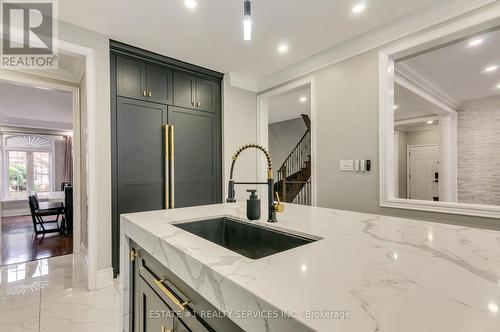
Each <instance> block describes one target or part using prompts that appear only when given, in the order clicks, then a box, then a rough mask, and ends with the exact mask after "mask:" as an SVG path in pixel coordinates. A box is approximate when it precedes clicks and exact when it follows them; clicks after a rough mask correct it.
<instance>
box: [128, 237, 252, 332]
mask: <svg viewBox="0 0 500 332" xmlns="http://www.w3.org/2000/svg"><path fill="white" fill-rule="evenodd" d="M131 248H132V251H133V252H132V254H133V255H131V256H133V257H134V260H133V262H132V266H131V275H132V278H131V281H130V282H131V284H130V287H131V290H132V292H131V294H132V299H131V300H132V303H134V305H133V309H132V310H133V312H132V317H133V322H132V325H133V329H132V330H133V331H134V332H188V331H191V332H208V331H212V332H213V331H221V332H233V331H235V332H240V331H243V330H242V329H241V328H240V327H239V326H238V325H236V324H235V323H234V322H233V321H232V320H230V319H229V318H228V317H217V318H214V316H213V315H210V317H207V315H206V313H209V312H211V313H216V312H218V310H217V309H216V308H215V307H214V306H213V305H212V304H210V303H209V302H208V301H207V300H206V299H205V298H203V297H202V296H201V295H200V294H198V293H197V292H196V291H195V290H194V289H192V288H191V287H190V286H189V285H187V284H186V283H185V282H184V281H182V280H181V279H180V278H179V277H177V276H176V275H175V274H174V273H172V272H171V271H170V270H169V269H168V268H166V267H165V266H163V265H162V264H161V263H160V262H158V261H157V260H156V259H155V258H154V257H153V256H151V255H150V254H149V253H147V252H146V251H145V250H143V249H142V248H141V247H139V246H138V245H136V244H135V243H134V242H131Z"/></svg>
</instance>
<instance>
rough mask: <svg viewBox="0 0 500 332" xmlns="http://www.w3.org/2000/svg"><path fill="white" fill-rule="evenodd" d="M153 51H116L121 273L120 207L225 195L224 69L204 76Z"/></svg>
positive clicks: (190, 202)
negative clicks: (155, 58) (157, 58)
mask: <svg viewBox="0 0 500 332" xmlns="http://www.w3.org/2000/svg"><path fill="white" fill-rule="evenodd" d="M112 49H113V48H112ZM112 52H113V51H112ZM142 52H145V51H142ZM149 56H150V54H149V53H148V54H145V55H144V57H145V59H144V60H143V59H141V58H140V57H139V56H138V55H137V54H134V56H127V55H124V54H123V52H119V54H114V53H112V57H111V59H112V64H111V69H112V87H113V88H112V96H111V98H112V99H111V100H112V103H113V104H112V105H113V107H112V110H113V111H112V117H113V118H112V122H113V139H112V142H113V146H112V157H113V183H114V185H113V227H112V229H113V239H112V241H113V245H112V248H113V268H114V272H115V275H117V273H118V267H119V245H118V242H119V238H120V237H119V231H120V226H119V215H120V214H122V213H130V212H141V211H150V210H159V209H162V208H172V207H188V206H196V205H205V204H213V203H220V202H221V201H222V187H221V183H220V181H221V162H222V156H221V146H220V145H221V136H220V135H221V110H220V108H221V91H220V82H221V77H222V76H220V77H213V78H212V77H207V76H206V75H205V76H204V75H199V76H198V75H196V74H195V73H193V71H192V70H190V71H189V72H188V71H182V70H179V68H178V67H176V66H173V67H169V64H168V63H166V64H165V65H163V64H162V63H160V61H154V62H150V61H149V60H148V59H149ZM169 61H170V62H172V61H174V60H169ZM166 125H168V126H169V127H168V128H173V130H172V129H169V130H170V131H167V130H166ZM167 136H168V137H167ZM170 200H172V202H170Z"/></svg>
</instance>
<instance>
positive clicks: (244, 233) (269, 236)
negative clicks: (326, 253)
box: [174, 218, 317, 259]
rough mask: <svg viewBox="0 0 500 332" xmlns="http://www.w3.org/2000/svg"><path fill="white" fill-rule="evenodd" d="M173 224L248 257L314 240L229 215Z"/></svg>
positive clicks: (275, 251)
mask: <svg viewBox="0 0 500 332" xmlns="http://www.w3.org/2000/svg"><path fill="white" fill-rule="evenodd" d="M174 226H176V227H179V228H181V229H183V230H185V231H188V232H190V233H192V234H194V235H197V236H199V237H201V238H204V239H205V240H208V241H210V242H213V243H215V244H218V245H220V246H222V247H224V248H227V249H229V250H232V251H235V252H237V253H238V254H240V255H243V256H245V257H248V258H251V259H258V258H262V257H266V256H269V255H273V254H276V253H278V252H282V251H285V250H289V249H292V248H296V247H299V246H303V245H305V244H308V243H311V242H314V241H317V239H309V238H306V237H302V236H298V235H295V234H289V233H285V232H280V231H277V230H272V229H268V228H265V227H262V226H258V225H253V224H249V223H246V222H242V221H238V220H235V219H229V218H216V219H210V220H200V221H192V222H186V223H178V224H174Z"/></svg>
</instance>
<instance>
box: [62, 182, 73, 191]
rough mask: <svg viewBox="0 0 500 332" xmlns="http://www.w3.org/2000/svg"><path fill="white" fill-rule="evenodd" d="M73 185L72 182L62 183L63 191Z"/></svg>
mask: <svg viewBox="0 0 500 332" xmlns="http://www.w3.org/2000/svg"><path fill="white" fill-rule="evenodd" d="M72 185H73V183H72V182H61V191H64V189H65V188H66V187H70V186H72Z"/></svg>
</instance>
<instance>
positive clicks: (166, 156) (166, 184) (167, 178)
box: [163, 125, 170, 209]
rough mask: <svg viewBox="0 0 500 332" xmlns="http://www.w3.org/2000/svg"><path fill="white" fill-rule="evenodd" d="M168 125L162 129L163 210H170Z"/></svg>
mask: <svg viewBox="0 0 500 332" xmlns="http://www.w3.org/2000/svg"><path fill="white" fill-rule="evenodd" d="M169 127H170V126H169V125H165V126H164V127H163V130H164V135H165V209H170V195H169V192H170V190H169V188H168V187H169V184H170V178H169V176H170V175H169V167H170V166H169V163H170V161H169V159H170V152H169V151H170V140H169V139H170V133H169Z"/></svg>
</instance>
